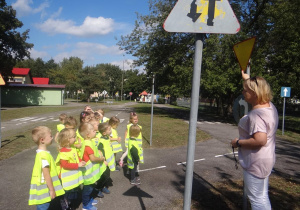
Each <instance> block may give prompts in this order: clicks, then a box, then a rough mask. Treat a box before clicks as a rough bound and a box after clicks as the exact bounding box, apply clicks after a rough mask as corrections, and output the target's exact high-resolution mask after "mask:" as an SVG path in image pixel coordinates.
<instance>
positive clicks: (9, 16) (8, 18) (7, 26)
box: [0, 0, 33, 78]
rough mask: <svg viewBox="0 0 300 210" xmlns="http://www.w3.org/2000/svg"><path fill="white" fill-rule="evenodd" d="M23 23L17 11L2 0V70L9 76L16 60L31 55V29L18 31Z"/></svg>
mask: <svg viewBox="0 0 300 210" xmlns="http://www.w3.org/2000/svg"><path fill="white" fill-rule="evenodd" d="M22 26H23V23H22V22H21V21H19V20H18V19H17V18H16V11H15V10H14V9H13V8H12V7H11V6H7V4H6V2H5V0H0V63H1V67H0V72H1V73H2V74H3V76H5V78H7V76H8V75H11V74H12V68H13V66H14V65H15V63H16V61H18V60H22V59H23V58H25V57H28V58H29V56H30V53H29V49H31V48H32V47H33V44H30V43H27V42H26V40H27V39H28V38H29V36H28V34H29V30H26V31H25V32H23V33H20V32H18V31H16V29H18V28H21V27H22Z"/></svg>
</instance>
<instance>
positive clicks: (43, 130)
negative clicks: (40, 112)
mask: <svg viewBox="0 0 300 210" xmlns="http://www.w3.org/2000/svg"><path fill="white" fill-rule="evenodd" d="M49 133H51V130H50V128H48V127H46V126H38V127H35V128H34V129H33V130H32V131H31V135H32V140H33V141H34V143H36V144H37V145H39V143H40V139H41V138H45V137H46V135H47V134H49Z"/></svg>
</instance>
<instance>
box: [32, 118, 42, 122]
mask: <svg viewBox="0 0 300 210" xmlns="http://www.w3.org/2000/svg"><path fill="white" fill-rule="evenodd" d="M44 119H46V117H41V118H37V119H34V120H31V121H33V122H35V121H40V120H44Z"/></svg>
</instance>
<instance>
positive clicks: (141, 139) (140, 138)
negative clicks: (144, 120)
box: [125, 123, 143, 147]
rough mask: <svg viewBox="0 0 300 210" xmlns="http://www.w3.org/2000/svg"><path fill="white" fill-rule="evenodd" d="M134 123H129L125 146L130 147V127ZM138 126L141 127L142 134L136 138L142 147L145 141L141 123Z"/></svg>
mask: <svg viewBox="0 0 300 210" xmlns="http://www.w3.org/2000/svg"><path fill="white" fill-rule="evenodd" d="M132 125H133V124H132V123H130V124H128V125H127V135H126V138H125V147H128V140H129V129H130V127H131V126H132ZM138 126H139V127H140V128H141V132H140V135H139V136H138V137H137V138H136V140H137V141H138V142H139V144H140V147H142V145H143V144H142V143H143V135H142V126H140V125H138Z"/></svg>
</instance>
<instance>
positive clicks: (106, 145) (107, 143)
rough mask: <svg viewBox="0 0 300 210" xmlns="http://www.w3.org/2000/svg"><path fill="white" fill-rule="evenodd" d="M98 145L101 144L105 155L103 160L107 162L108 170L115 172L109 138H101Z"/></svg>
mask: <svg viewBox="0 0 300 210" xmlns="http://www.w3.org/2000/svg"><path fill="white" fill-rule="evenodd" d="M100 143H102V145H103V150H104V153H105V154H104V155H105V160H106V162H107V166H108V167H109V169H110V170H111V171H115V170H116V161H115V155H114V153H113V151H112V147H111V144H110V139H109V137H106V136H101V138H100Z"/></svg>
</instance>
